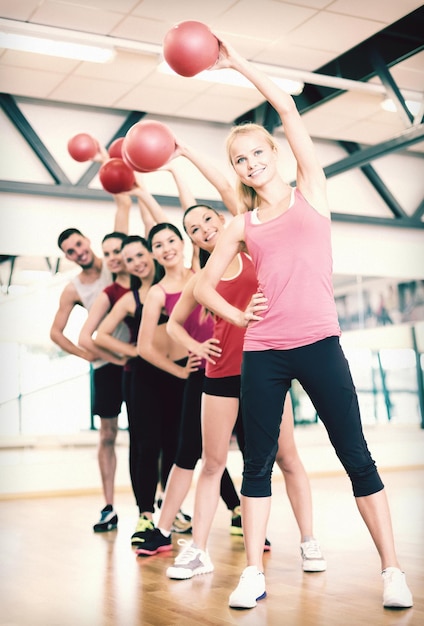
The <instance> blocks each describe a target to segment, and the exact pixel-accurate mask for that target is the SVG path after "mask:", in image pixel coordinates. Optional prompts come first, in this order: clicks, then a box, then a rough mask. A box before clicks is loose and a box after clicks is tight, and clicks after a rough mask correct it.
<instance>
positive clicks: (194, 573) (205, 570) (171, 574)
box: [166, 566, 214, 580]
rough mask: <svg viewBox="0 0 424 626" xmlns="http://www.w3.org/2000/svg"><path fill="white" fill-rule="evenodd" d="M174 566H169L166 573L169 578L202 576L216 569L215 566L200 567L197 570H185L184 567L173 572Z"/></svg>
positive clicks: (181, 578)
mask: <svg viewBox="0 0 424 626" xmlns="http://www.w3.org/2000/svg"><path fill="white" fill-rule="evenodd" d="M173 569H174V568H173V567H172V568H168V569H167V570H166V575H167V577H168V578H171V579H172V580H188V579H189V578H193V577H194V576H201V575H202V574H211V573H212V572H213V570H214V567H213V566H212V567H199V568H197V569H195V570H193V571H192V570H185V571H184V570H183V569H182V568H181V569H180V568H177V569H176V571H175V572H172V570H173Z"/></svg>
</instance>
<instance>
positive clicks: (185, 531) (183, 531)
mask: <svg viewBox="0 0 424 626" xmlns="http://www.w3.org/2000/svg"><path fill="white" fill-rule="evenodd" d="M192 530H193V527H192V526H191V525H190V526H189V527H188V528H184V529H182V528H177V527H176V526H172V528H171V533H177V534H178V535H191V533H192Z"/></svg>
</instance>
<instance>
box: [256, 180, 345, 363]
mask: <svg viewBox="0 0 424 626" xmlns="http://www.w3.org/2000/svg"><path fill="white" fill-rule="evenodd" d="M245 241H246V244H247V247H248V250H249V254H250V255H251V257H252V259H253V263H254V266H255V270H256V275H257V277H258V283H259V289H260V290H261V291H262V292H263V293H264V295H265V296H266V297H267V298H268V303H267V304H268V309H267V310H266V311H265V312H264V313H263V319H262V320H261V321H260V322H252V323H250V324H249V326H248V328H247V330H246V333H245V339H244V350H246V351H250V350H270V349H271V350H288V349H291V348H298V347H300V346H306V345H309V344H312V343H315V342H316V341H320V340H321V339H325V338H326V337H330V336H340V334H341V333H340V326H339V322H338V318H337V311H336V304H335V301H334V294H333V283H332V269H333V261H332V252H331V221H330V219H328V218H327V217H324V216H323V215H321V214H320V213H318V212H317V211H316V210H315V209H314V208H313V207H312V206H311V205H310V204H309V203H308V202H307V201H306V200H305V198H304V197H303V196H302V194H301V193H300V191H299V190H298V189H295V190H293V196H292V202H291V205H290V206H289V208H288V209H287V211H286V212H285V213H283V214H282V215H279V216H278V217H276V218H274V219H272V220H269V221H268V222H264V223H261V222H259V220H258V218H257V216H256V212H255V211H253V212H248V213H246V214H245Z"/></svg>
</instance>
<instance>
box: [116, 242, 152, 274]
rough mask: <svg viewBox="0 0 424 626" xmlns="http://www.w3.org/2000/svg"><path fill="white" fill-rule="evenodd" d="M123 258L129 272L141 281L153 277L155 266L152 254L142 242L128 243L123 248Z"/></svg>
mask: <svg viewBox="0 0 424 626" xmlns="http://www.w3.org/2000/svg"><path fill="white" fill-rule="evenodd" d="M122 258H123V261H124V263H125V266H126V268H127V271H128V272H129V273H130V274H132V275H133V276H137V277H138V278H140V279H141V280H143V278H144V279H146V278H148V277H150V276H153V274H154V272H155V264H154V261H153V257H152V254H151V252H149V251H148V249H147V248H146V247H145V246H143V244H142V243H141V242H140V241H134V242H132V243H128V244H127V245H126V246H124V247H123V248H122Z"/></svg>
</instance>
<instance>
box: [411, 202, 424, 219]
mask: <svg viewBox="0 0 424 626" xmlns="http://www.w3.org/2000/svg"><path fill="white" fill-rule="evenodd" d="M423 215H424V200H422V201H421V202H420V204H419V205H418V207H417V208H416V210H415V211H414V213H413V214H412V217H413V218H414V219H417V220H419V219H421V218H422V217H423Z"/></svg>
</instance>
